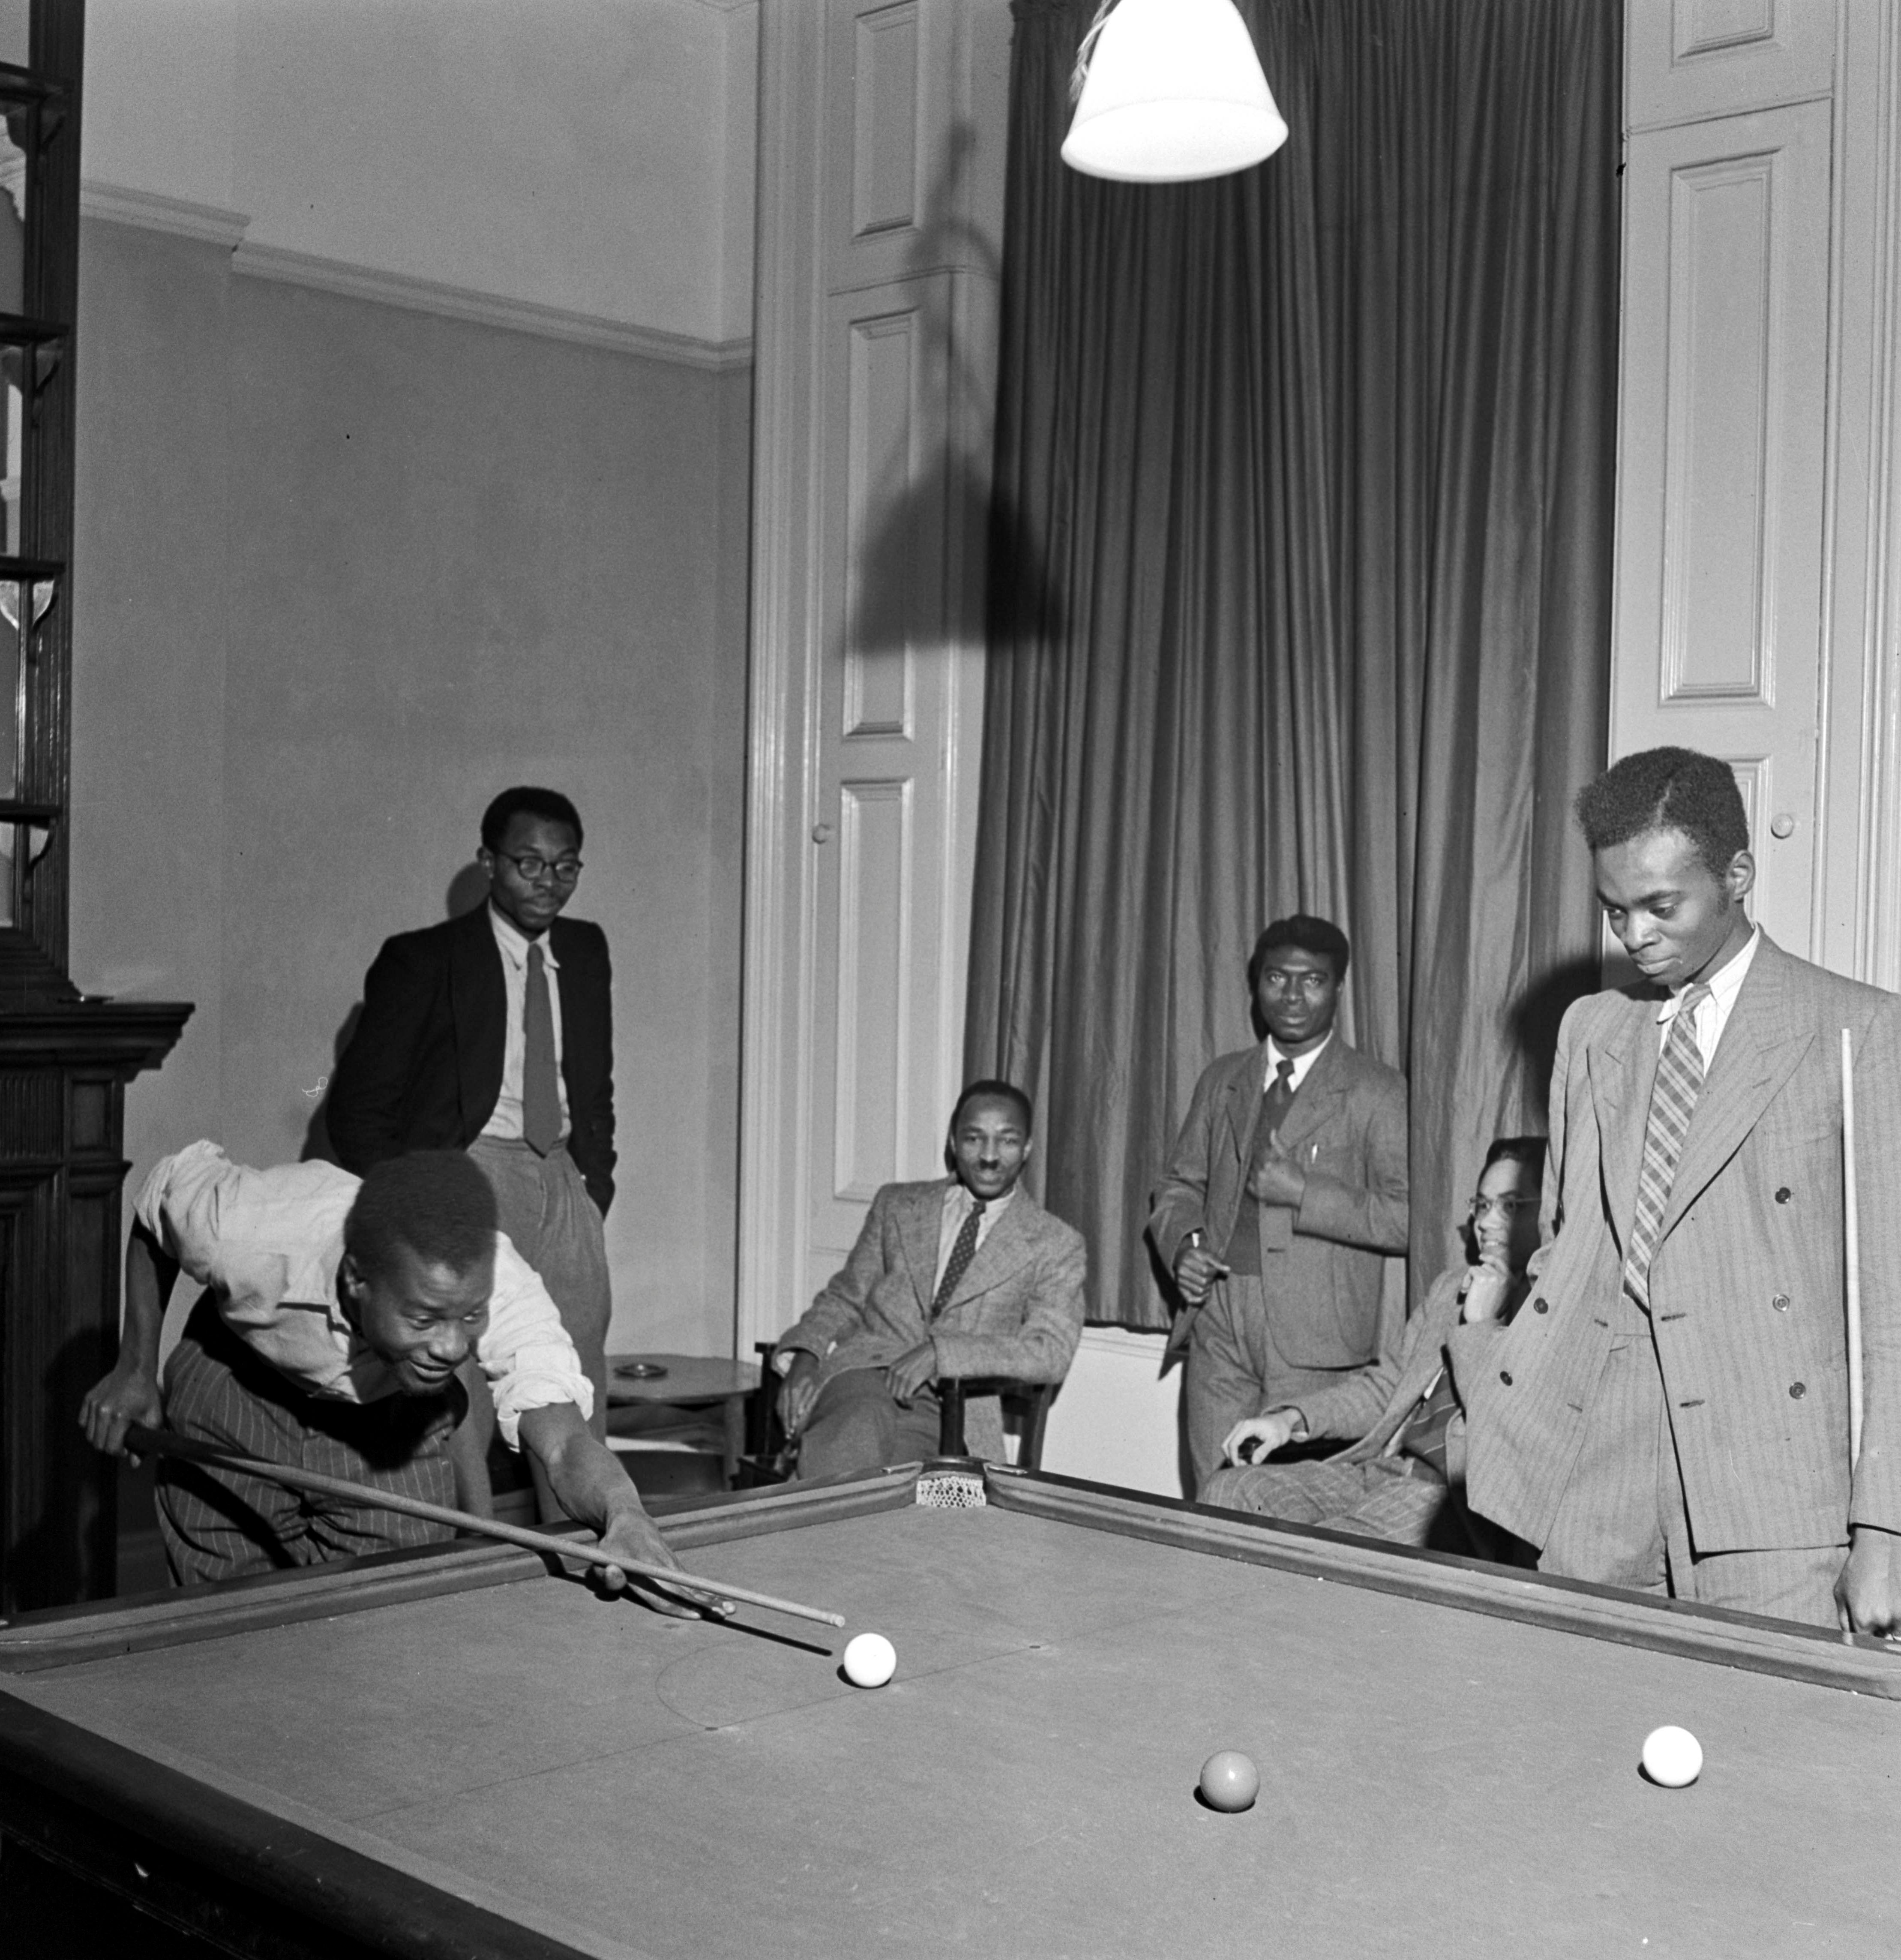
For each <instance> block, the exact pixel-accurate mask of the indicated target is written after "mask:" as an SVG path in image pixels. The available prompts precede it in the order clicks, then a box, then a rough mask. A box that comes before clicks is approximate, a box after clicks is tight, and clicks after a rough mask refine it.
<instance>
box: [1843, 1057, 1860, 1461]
mask: <svg viewBox="0 0 1901 1960" xmlns="http://www.w3.org/2000/svg"><path fill="white" fill-rule="evenodd" d="M1842 1179H1843V1189H1842V1237H1843V1239H1844V1241H1845V1252H1846V1256H1847V1259H1848V1267H1849V1286H1848V1294H1849V1468H1850V1469H1851V1470H1852V1469H1853V1468H1854V1467H1855V1465H1856V1464H1857V1463H1858V1462H1860V1461H1861V1199H1860V1197H1859V1195H1858V1193H1857V1192H1856V1189H1855V1055H1854V1049H1853V1047H1852V1043H1851V1042H1850V1040H1849V1030H1848V1029H1846V1028H1844V1029H1842Z"/></svg>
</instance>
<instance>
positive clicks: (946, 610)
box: [844, 122, 1063, 658]
mask: <svg viewBox="0 0 1901 1960" xmlns="http://www.w3.org/2000/svg"><path fill="white" fill-rule="evenodd" d="M976 141H977V132H976V130H975V128H974V126H973V125H971V124H970V123H968V122H960V123H958V124H957V125H956V126H955V128H953V129H952V132H951V135H950V140H949V143H948V144H947V145H946V149H945V153H944V157H943V163H942V164H941V165H940V167H939V169H938V170H937V173H936V177H935V178H934V180H933V183H932V184H931V187H930V191H929V192H928V193H927V196H926V197H925V199H924V212H925V218H924V222H923V224H922V225H921V226H920V228H919V230H918V232H917V237H916V240H914V243H913V244H912V247H911V251H910V253H909V254H908V259H907V262H906V272H907V275H908V276H910V277H913V278H917V279H918V280H919V282H920V288H921V290H922V292H923V301H922V304H920V307H919V308H918V310H917V316H916V318H917V335H918V340H919V346H918V365H919V366H920V367H921V368H922V371H923V372H924V373H925V374H927V375H930V376H933V377H937V378H938V380H939V387H940V390H941V393H940V395H939V399H941V400H942V401H943V403H945V404H946V409H947V413H946V426H945V427H944V428H943V432H942V435H941V438H940V441H939V445H938V447H937V450H936V454H935V455H930V454H927V456H926V457H925V458H924V459H923V460H922V461H921V462H919V463H915V464H914V462H913V460H912V452H911V448H910V446H909V444H907V443H905V442H903V441H894V442H892V443H891V444H890V445H889V448H888V450H887V451H886V452H885V453H884V454H882V456H874V457H872V458H870V459H869V463H870V477H869V481H866V482H854V485H852V491H853V502H854V504H855V505H856V506H857V511H862V512H863V513H864V515H863V517H862V518H859V519H858V521H859V522H860V523H862V524H863V533H862V535H861V536H859V537H858V538H857V539H854V543H855V544H856V546H857V552H856V556H857V565H858V568H859V569H858V577H857V584H856V588H855V590H854V591H853V593H852V594H851V596H850V609H849V612H848V613H847V619H846V622H845V628H844V637H845V645H846V649H847V651H850V652H852V653H855V654H858V655H860V657H867V658H869V657H875V656H876V655H879V654H903V653H904V652H905V651H907V650H908V649H909V648H912V647H914V646H917V645H919V644H920V643H923V644H929V643H932V642H935V641H939V640H941V641H943V642H945V643H947V644H954V645H964V646H972V645H981V644H984V641H985V639H986V638H988V641H989V643H990V647H991V648H992V649H993V651H994V650H996V649H997V648H1003V647H1006V646H1008V645H1009V644H1011V643H1012V642H1013V641H1016V639H1018V638H1019V637H1021V638H1032V639H1035V638H1042V639H1054V638H1057V637H1059V636H1060V634H1061V633H1062V632H1063V607H1062V605H1061V603H1060V600H1059V598H1058V596H1057V593H1056V591H1055V590H1054V587H1053V586H1052V585H1051V581H1050V578H1049V574H1048V571H1047V567H1046V565H1045V562H1044V556H1043V553H1042V551H1041V548H1040V546H1039V545H1038V542H1037V540H1036V539H1034V538H1032V536H1030V535H1029V533H1028V530H1027V528H1026V527H1025V525H1024V524H1023V523H1022V520H1021V519H1020V518H1019V517H1018V515H1017V514H1016V511H1015V509H1014V508H1013V507H1012V504H1011V503H1010V501H1009V497H1008V495H1007V491H1003V492H993V486H992V484H991V480H990V479H991V460H992V458H991V442H992V437H993V430H992V428H991V426H990V422H989V421H988V418H987V417H984V416H982V415H980V414H979V413H978V410H979V409H981V408H982V407H983V406H984V405H986V404H987V403H990V401H991V400H992V399H993V396H994V393H995V390H994V388H993V384H992V381H991V380H990V374H991V372H992V371H993V364H994V349H993V348H984V350H983V353H984V357H985V358H984V359H983V360H982V361H979V360H978V359H977V358H974V355H975V350H974V349H973V348H971V345H969V336H970V330H971V318H972V315H973V313H975V312H976V311H977V309H975V308H974V307H964V308H962V310H961V311H960V309H959V307H958V288H957V287H956V286H955V285H953V283H952V282H951V281H950V280H949V279H948V278H945V277H943V275H942V273H943V268H944V267H945V266H949V265H958V266H970V267H974V269H976V271H977V272H978V273H979V274H980V275H982V276H983V277H984V278H987V279H988V280H989V281H990V282H993V284H994V282H997V280H998V279H999V278H1000V273H1001V271H1002V267H1001V264H1000V260H999V258H998V255H997V250H996V248H995V247H993V245H992V243H990V240H989V239H988V238H987V237H985V236H984V234H983V233H982V232H981V231H979V230H978V228H977V227H976V226H974V224H971V223H970V222H969V221H968V219H966V218H964V217H962V215H959V210H958V206H959V200H960V198H961V196H962V192H963V189H964V186H965V180H966V178H967V177H968V173H969V167H970V158H971V151H972V150H973V148H974V145H975V143H976ZM933 274H936V275H938V276H936V277H931V276H930V275H933ZM857 511H854V517H857ZM947 547H948V549H949V552H951V553H952V554H953V555H955V554H956V553H958V552H960V551H961V552H962V553H963V554H964V555H965V563H966V565H967V566H974V562H976V561H977V558H978V553H979V552H984V553H986V554H987V563H988V591H987V593H986V590H985V589H984V584H983V583H982V582H981V581H979V580H978V578H976V577H975V576H974V573H973V572H967V574H966V575H965V577H964V578H962V579H959V580H958V581H956V582H955V583H954V584H953V583H950V582H949V574H950V572H951V571H952V569H953V568H954V566H955V557H954V556H953V562H952V565H946V564H945V563H944V562H943V561H944V555H945V552H946V548H947ZM986 629H987V630H986Z"/></svg>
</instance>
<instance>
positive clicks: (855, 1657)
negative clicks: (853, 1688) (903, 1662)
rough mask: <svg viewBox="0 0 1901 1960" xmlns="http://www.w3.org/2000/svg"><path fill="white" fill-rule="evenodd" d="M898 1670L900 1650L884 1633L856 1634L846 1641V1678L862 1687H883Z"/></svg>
mask: <svg viewBox="0 0 1901 1960" xmlns="http://www.w3.org/2000/svg"><path fill="white" fill-rule="evenodd" d="M896 1672H898V1650H897V1649H896V1648H895V1647H893V1646H892V1643H890V1641H889V1640H886V1639H885V1637H884V1635H883V1634H854V1635H853V1636H852V1637H851V1638H850V1640H847V1642H846V1643H845V1678H846V1679H847V1681H850V1682H854V1683H855V1684H856V1685H857V1686H858V1687H860V1688H882V1687H883V1686H884V1685H885V1682H888V1681H889V1680H890V1678H892V1675H894V1674H895V1673H896Z"/></svg>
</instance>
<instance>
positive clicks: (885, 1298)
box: [773, 1082, 1087, 1477]
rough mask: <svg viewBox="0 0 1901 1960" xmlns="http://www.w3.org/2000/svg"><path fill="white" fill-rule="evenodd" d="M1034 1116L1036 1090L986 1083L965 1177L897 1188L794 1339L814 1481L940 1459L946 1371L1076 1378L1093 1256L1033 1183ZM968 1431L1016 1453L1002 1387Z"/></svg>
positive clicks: (956, 1139) (975, 1109)
mask: <svg viewBox="0 0 1901 1960" xmlns="http://www.w3.org/2000/svg"><path fill="white" fill-rule="evenodd" d="M1031 1122H1032V1112H1031V1109H1030V1099H1029V1098H1028V1096H1025V1094H1024V1093H1023V1092H1022V1090H1020V1089H1017V1088H1015V1087H1012V1085H1011V1084H1010V1083H1007V1082H974V1083H971V1086H970V1087H968V1089H966V1090H965V1091H964V1093H963V1094H962V1096H959V1097H958V1099H957V1107H956V1109H955V1110H954V1111H953V1112H952V1115H951V1131H950V1144H949V1148H950V1156H951V1160H952V1163H953V1164H954V1165H955V1170H956V1175H955V1176H952V1177H947V1178H936V1179H933V1180H932V1181H931V1182H929V1183H927V1184H888V1185H885V1186H884V1187H883V1188H882V1189H881V1190H880V1191H879V1193H878V1195H877V1196H876V1198H873V1200H872V1201H871V1210H870V1211H869V1214H867V1215H866V1219H865V1223H864V1227H863V1230H861V1231H860V1233H859V1234H858V1243H857V1245H855V1246H854V1247H853V1248H852V1250H851V1256H850V1258H849V1259H847V1261H846V1262H845V1265H844V1269H843V1270H842V1271H840V1272H838V1274H834V1277H833V1278H832V1279H831V1281H830V1283H829V1284H828V1285H827V1286H826V1287H825V1291H824V1292H823V1293H820V1294H819V1297H818V1298H817V1299H816V1300H814V1301H813V1302H812V1306H811V1307H810V1309H809V1310H808V1311H807V1312H806V1314H805V1316H804V1317H803V1319H800V1321H799V1322H797V1323H796V1325H793V1326H792V1327H790V1328H787V1331H786V1332H785V1333H784V1334H783V1335H780V1338H779V1343H778V1346H777V1348H776V1350H775V1351H774V1354H773V1366H774V1368H776V1369H777V1371H778V1372H779V1373H780V1375H781V1376H784V1383H785V1385H784V1388H783V1389H781V1390H780V1414H781V1416H782V1418H784V1423H785V1427H786V1433H787V1435H788V1436H792V1437H800V1449H799V1471H800V1475H801V1476H804V1477H824V1476H831V1475H836V1474H838V1473H839V1472H845V1471H852V1470H866V1469H875V1468H878V1467H879V1466H880V1465H883V1464H886V1463H904V1462H915V1461H917V1460H918V1459H920V1458H923V1457H927V1456H935V1455H936V1451H937V1419H938V1401H937V1398H936V1395H934V1394H933V1392H932V1391H931V1389H930V1384H931V1383H933V1381H936V1380H939V1379H963V1378H965V1377H966V1376H983V1375H1009V1376H1016V1378H1017V1379H1019V1380H1022V1381H1028V1382H1060V1381H1061V1380H1062V1379H1063V1376H1065V1375H1066V1374H1067V1373H1068V1372H1069V1367H1070V1360H1071V1358H1072V1357H1073V1356H1074V1354H1075V1353H1076V1343H1077V1341H1079V1340H1080V1339H1081V1338H1082V1282H1083V1277H1084V1273H1085V1270H1086V1264H1087V1255H1086V1253H1085V1252H1084V1249H1083V1245H1082V1235H1081V1233H1079V1232H1077V1231H1076V1230H1074V1228H1073V1227H1070V1226H1068V1225H1066V1224H1064V1223H1063V1221H1062V1220H1061V1219H1060V1218H1054V1217H1051V1215H1050V1214H1049V1213H1048V1212H1047V1211H1044V1210H1043V1209H1042V1208H1041V1206H1040V1205H1038V1203H1037V1202H1036V1201H1035V1199H1034V1198H1032V1197H1031V1195H1029V1193H1028V1192H1027V1191H1025V1190H1024V1189H1023V1188H1022V1186H1021V1185H1019V1182H1018V1180H1019V1178H1021V1176H1022V1173H1023V1166H1024V1165H1025V1163H1026V1162H1027V1161H1028V1157H1029V1154H1030V1150H1031V1139H1030V1125H1031ZM965 1440H966V1442H967V1443H968V1446H969V1447H970V1449H971V1453H972V1454H973V1455H975V1456H987V1457H990V1458H992V1459H996V1458H1000V1457H1001V1456H1003V1419H1002V1416H1001V1414H1000V1411H999V1409H998V1407H997V1399H996V1398H995V1397H994V1396H980V1397H978V1398H974V1399H973V1400H972V1401H971V1404H970V1405H969V1408H968V1412H967V1417H966V1429H965Z"/></svg>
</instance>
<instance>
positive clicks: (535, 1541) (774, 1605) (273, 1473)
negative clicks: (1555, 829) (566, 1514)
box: [126, 1423, 845, 1627]
mask: <svg viewBox="0 0 1901 1960" xmlns="http://www.w3.org/2000/svg"><path fill="white" fill-rule="evenodd" d="M126 1448H127V1449H129V1450H131V1451H132V1453H134V1454H135V1455H138V1456H176V1457H180V1458H182V1459H183V1460H184V1461H185V1462H189V1463H205V1464H210V1465H215V1467H217V1468H219V1469H223V1470H239V1471H242V1472H244V1473H245V1474H246V1475H248V1476H252V1477H265V1478H269V1479H270V1480H271V1481H272V1482H273V1483H276V1484H288V1486H289V1487H290V1488H291V1489H292V1490H294V1491H320V1492H322V1493H323V1494H325V1495H326V1496H329V1497H347V1498H349V1499H350V1500H351V1501H352V1502H354V1503H360V1504H366V1505H368V1506H369V1507H371V1508H372V1509H374V1510H383V1511H402V1512H404V1513H406V1514H407V1515H408V1516H411V1517H412V1518H427V1519H429V1520H430V1521H431V1523H434V1524H439V1525H453V1526H455V1527H456V1529H457V1530H459V1531H463V1532H471V1533H472V1534H474V1535H475V1536H477V1537H480V1538H499V1539H501V1542H503V1543H504V1545H523V1546H526V1548H527V1549H528V1550H529V1551H539V1552H544V1553H547V1554H551V1555H552V1556H553V1557H555V1558H575V1559H579V1560H580V1561H582V1562H583V1564H588V1565H601V1566H612V1567H614V1568H615V1570H617V1571H620V1572H629V1573H638V1574H639V1576H640V1577H642V1578H643V1579H651V1580H656V1581H657V1582H658V1583H660V1585H662V1586H666V1587H667V1588H669V1589H676V1590H677V1589H685V1590H686V1591H688V1592H692V1593H707V1594H708V1595H710V1596H712V1597H713V1598H714V1599H716V1600H717V1601H719V1602H721V1603H722V1604H723V1602H726V1601H727V1600H730V1599H736V1600H738V1601H739V1602H741V1603H742V1605H748V1606H765V1607H768V1608H771V1611H772V1612H775V1613H790V1614H791V1615H793V1617H794V1618H797V1619H801V1620H817V1621H820V1622H821V1623H822V1624H824V1625H825V1626H828V1627H842V1626H843V1625H844V1624H845V1618H844V1615H843V1614H842V1613H827V1612H822V1611H821V1610H820V1608H818V1607H816V1606H801V1605H799V1604H798V1602H796V1600H792V1599H774V1597H773V1596H772V1595H771V1593H752V1592H749V1591H748V1590H747V1589H745V1587H744V1586H728V1585H726V1584H724V1583H717V1584H716V1583H714V1581H713V1580H709V1579H697V1578H695V1577H694V1575H693V1574H692V1573H690V1572H680V1571H676V1570H675V1569H674V1568H673V1567H671V1566H666V1565H649V1564H645V1563H644V1562H643V1561H640V1560H638V1559H631V1558H616V1557H615V1555H614V1554H612V1553H611V1552H606V1551H602V1549H601V1548H600V1547H599V1545H583V1544H581V1543H580V1542H577V1540H575V1539H574V1538H556V1537H555V1535H553V1534H552V1532H538V1531H530V1530H529V1529H527V1528H526V1526H522V1525H510V1524H504V1523H502V1522H501V1519H499V1518H478V1517H477V1516H475V1513H473V1512H472V1511H458V1510H453V1509H452V1508H451V1507H450V1506H449V1505H447V1504H432V1503H429V1502H428V1500H426V1499H424V1498H421V1497H403V1496H402V1495H400V1494H399V1493H398V1492H396V1491H379V1490H378V1489H377V1488H376V1487H375V1486H374V1484H353V1483H351V1481H350V1480H349V1479H348V1478H347V1477H326V1476H325V1475H323V1473H322V1472H320V1471H316V1470H299V1469H294V1468H292V1467H291V1465H289V1464H288V1463H269V1462H265V1461H264V1460H263V1459H262V1458H261V1457H252V1456H236V1455H234V1453H231V1452H230V1451H229V1450H225V1449H214V1448H212V1447H211V1445H210V1444H208V1443H195V1442H193V1441H192V1440H191V1438H189V1437H183V1436H173V1435H172V1434H171V1433H170V1432H169V1431H167V1430H157V1429H148V1428H146V1427H145V1426H144V1425H143V1424H140V1423H133V1424H132V1425H131V1426H130V1427H129V1428H128V1429H127V1430H126Z"/></svg>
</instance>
